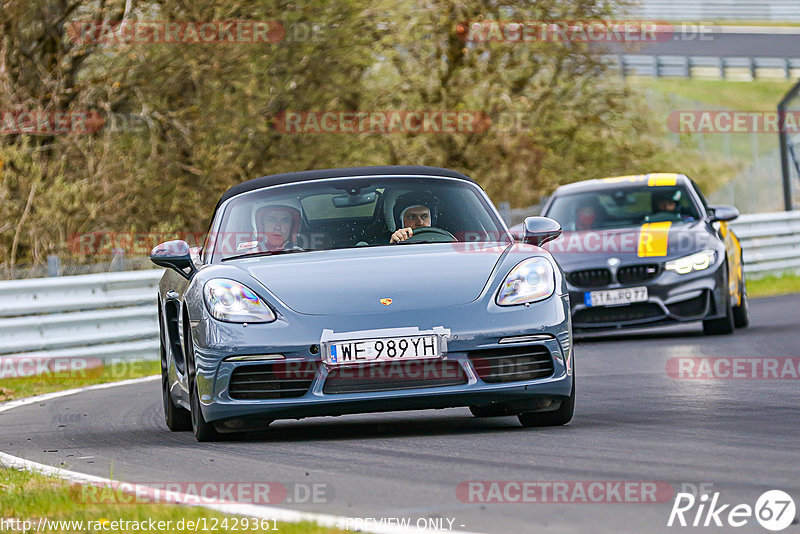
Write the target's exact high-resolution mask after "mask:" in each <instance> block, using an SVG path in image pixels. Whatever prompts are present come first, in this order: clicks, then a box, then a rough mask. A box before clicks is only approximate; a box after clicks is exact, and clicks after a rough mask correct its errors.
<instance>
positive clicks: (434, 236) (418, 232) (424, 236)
mask: <svg viewBox="0 0 800 534" xmlns="http://www.w3.org/2000/svg"><path fill="white" fill-rule="evenodd" d="M453 241H458V240H457V239H456V236H454V235H453V234H451V233H450V232H448V231H447V230H443V229H441V228H436V227H435V226H423V227H422V228H415V229H414V235H412V236H411V237H409V238H408V239H406V240H405V241H400V242H399V244H400V245H402V244H404V243H409V244H413V243H452V242H453Z"/></svg>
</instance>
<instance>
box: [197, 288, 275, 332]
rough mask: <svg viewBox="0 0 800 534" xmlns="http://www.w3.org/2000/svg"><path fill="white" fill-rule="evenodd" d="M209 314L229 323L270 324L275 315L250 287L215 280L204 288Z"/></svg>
mask: <svg viewBox="0 0 800 534" xmlns="http://www.w3.org/2000/svg"><path fill="white" fill-rule="evenodd" d="M203 296H204V297H205V301H206V307H207V308H208V312H209V313H210V314H211V316H212V317H214V318H215V319H219V320H220V321H226V322H229V323H269V322H272V321H274V320H275V314H274V313H273V312H272V310H271V309H270V307H269V306H267V305H266V303H264V301H263V300H261V299H260V298H259V296H258V295H256V294H255V292H254V291H253V290H252V289H250V288H249V287H247V286H245V285H242V284H240V283H239V282H234V281H233V280H228V279H226V278H214V279H212V280H209V281H208V282H206V285H205V286H204V287H203Z"/></svg>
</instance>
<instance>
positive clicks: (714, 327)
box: [703, 273, 733, 336]
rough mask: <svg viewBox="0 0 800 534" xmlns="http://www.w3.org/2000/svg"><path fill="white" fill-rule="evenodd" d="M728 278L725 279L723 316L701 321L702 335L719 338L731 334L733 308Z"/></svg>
mask: <svg viewBox="0 0 800 534" xmlns="http://www.w3.org/2000/svg"><path fill="white" fill-rule="evenodd" d="M728 276H730V273H727V276H726V277H725V286H724V288H725V316H724V317H720V318H719V319H708V320H706V321H703V333H704V334H705V335H707V336H721V335H726V334H732V333H733V306H732V305H731V298H730V295H729V293H728Z"/></svg>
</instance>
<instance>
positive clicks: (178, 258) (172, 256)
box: [150, 239, 196, 279]
mask: <svg viewBox="0 0 800 534" xmlns="http://www.w3.org/2000/svg"><path fill="white" fill-rule="evenodd" d="M150 261H152V262H153V263H155V264H156V265H158V266H159V267H167V268H169V269H174V270H176V271H178V273H179V274H180V275H181V276H183V277H184V278H187V279H188V278H190V277H191V276H192V274H194V272H195V271H196V269H195V266H194V262H193V261H192V256H191V251H190V250H189V245H188V244H187V243H186V241H181V240H180V239H177V240H175V241H167V242H166V243H161V244H160V245H156V247H155V248H154V249H153V250H152V251H151V252H150ZM187 269H188V270H189V272H186V270H187Z"/></svg>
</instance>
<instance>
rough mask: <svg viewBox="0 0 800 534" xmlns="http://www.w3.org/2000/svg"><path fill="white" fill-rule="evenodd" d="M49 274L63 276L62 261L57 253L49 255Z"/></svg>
mask: <svg viewBox="0 0 800 534" xmlns="http://www.w3.org/2000/svg"><path fill="white" fill-rule="evenodd" d="M47 276H61V261H60V260H59V259H58V256H56V255H55V254H50V255H49V256H47Z"/></svg>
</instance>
